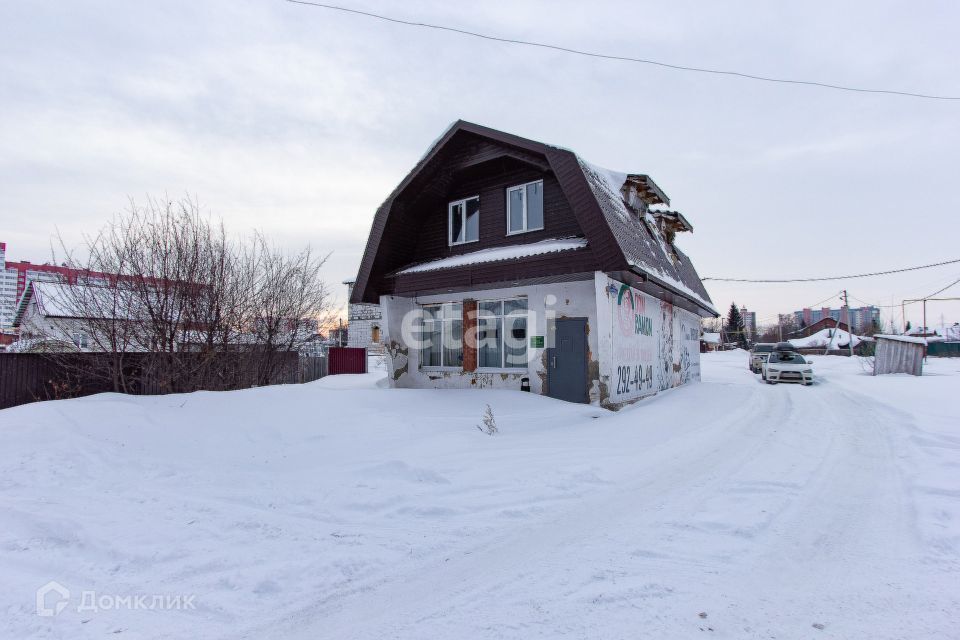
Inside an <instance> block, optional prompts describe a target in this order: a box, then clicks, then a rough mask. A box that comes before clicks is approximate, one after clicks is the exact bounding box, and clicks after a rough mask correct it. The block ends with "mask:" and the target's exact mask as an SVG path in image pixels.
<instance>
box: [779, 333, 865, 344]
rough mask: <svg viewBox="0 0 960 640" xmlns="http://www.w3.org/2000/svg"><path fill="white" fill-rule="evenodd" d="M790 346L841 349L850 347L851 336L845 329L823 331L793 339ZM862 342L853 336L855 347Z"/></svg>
mask: <svg viewBox="0 0 960 640" xmlns="http://www.w3.org/2000/svg"><path fill="white" fill-rule="evenodd" d="M789 342H790V344H792V345H793V346H795V347H796V348H798V349H814V348H827V349H839V348H848V347H849V346H850V334H849V333H847V332H846V331H844V330H843V329H821V330H820V331H817V332H816V333H814V334H811V335H809V336H807V337H806V338H793V339H792V340H789ZM861 342H862V339H861V338H860V337H859V336H856V335H854V336H853V346H854V347H856V346H857V345H858V344H860V343H861Z"/></svg>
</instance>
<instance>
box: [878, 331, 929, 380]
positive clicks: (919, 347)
mask: <svg viewBox="0 0 960 640" xmlns="http://www.w3.org/2000/svg"><path fill="white" fill-rule="evenodd" d="M874 338H875V339H876V340H877V352H876V355H875V356H874V359H873V375H875V376H879V375H883V374H886V373H909V374H911V375H914V376H919V375H923V357H924V355H925V354H926V349H927V341H926V340H925V339H923V338H914V337H911V336H886V335H877V336H874Z"/></svg>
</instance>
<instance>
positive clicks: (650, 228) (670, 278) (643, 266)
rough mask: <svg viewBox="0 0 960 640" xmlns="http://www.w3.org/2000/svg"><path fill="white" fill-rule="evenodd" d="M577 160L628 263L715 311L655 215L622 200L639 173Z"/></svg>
mask: <svg viewBox="0 0 960 640" xmlns="http://www.w3.org/2000/svg"><path fill="white" fill-rule="evenodd" d="M577 161H578V162H579V164H580V168H581V169H582V170H583V175H584V176H585V177H586V178H587V183H588V184H589V186H590V190H591V191H592V192H593V195H594V197H595V198H596V200H597V204H599V205H600V210H601V211H602V212H603V215H604V218H605V220H606V222H607V226H609V227H610V231H611V232H612V233H613V236H614V239H615V240H616V241H617V244H618V245H620V249H621V250H622V251H623V253H624V256H625V257H626V258H627V261H628V263H629V264H630V266H631V267H633V268H634V269H636V270H638V271H640V272H641V273H644V274H647V275H649V276H651V277H652V278H653V279H654V280H659V281H660V282H661V283H662V284H664V285H666V286H667V287H668V288H672V289H674V290H676V291H677V292H678V293H680V294H681V295H683V296H685V297H687V298H690V299H691V300H693V301H694V302H696V303H697V304H699V305H700V306H702V307H704V308H705V309H707V310H709V311H712V312H713V313H714V314H718V312H717V309H716V307H714V306H713V303H712V301H711V300H710V294H708V293H707V290H706V289H705V288H704V286H703V282H701V280H700V276H699V275H697V272H696V270H695V269H694V268H693V263H692V262H691V261H690V259H689V258H688V257H687V256H686V255H684V254H683V252H681V251H680V250H679V249H677V247H676V245H671V244H670V243H668V242H667V240H666V238H664V236H663V234H662V233H660V230H659V228H658V227H657V224H656V220H655V219H654V214H653V213H651V212H649V211H648V212H646V213H645V214H643V215H642V217H641V215H638V213H636V212H633V211H632V210H631V209H630V207H629V206H628V204H627V202H626V200H624V196H623V193H622V192H621V188H622V187H623V185H624V184H625V183H626V182H627V181H628V179H634V178H637V177H638V176H633V175H630V174H626V173H622V172H619V171H611V170H610V169H604V168H603V167H599V166H597V165H595V164H592V163H590V162H587V161H586V160H584V159H583V158H581V157H579V156H577ZM718 315H719V314H718Z"/></svg>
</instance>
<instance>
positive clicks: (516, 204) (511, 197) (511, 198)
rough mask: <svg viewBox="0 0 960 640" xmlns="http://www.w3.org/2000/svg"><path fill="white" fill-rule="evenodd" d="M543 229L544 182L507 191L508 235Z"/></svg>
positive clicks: (529, 183) (519, 186)
mask: <svg viewBox="0 0 960 640" xmlns="http://www.w3.org/2000/svg"><path fill="white" fill-rule="evenodd" d="M540 229H543V180H537V181H535V182H528V183H527V184H520V185H517V186H515V187H510V188H509V189H507V235H510V234H512V233H524V232H527V231H537V230H540Z"/></svg>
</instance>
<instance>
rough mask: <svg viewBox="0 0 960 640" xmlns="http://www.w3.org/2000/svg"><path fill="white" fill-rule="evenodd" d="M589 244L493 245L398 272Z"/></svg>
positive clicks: (564, 241) (557, 240)
mask: <svg viewBox="0 0 960 640" xmlns="http://www.w3.org/2000/svg"><path fill="white" fill-rule="evenodd" d="M586 246H587V240H586V238H554V239H551V240H541V241H540V242H531V243H529V244H514V245H510V246H506V247H493V248H490V249H480V250H478V251H472V252H470V253H462V254H460V255H457V256H450V257H448V258H440V259H439V260H431V261H430V262H423V263H421V264H415V265H413V266H410V267H407V268H405V269H401V270H400V271H398V272H397V273H398V274H406V273H420V272H423V271H436V270H437V269H450V268H452V267H463V266H466V265H471V264H480V263H484V262H496V261H498V260H513V259H515V258H526V257H529V256H537V255H541V254H544V253H554V252H557V251H574V250H576V249H583V248H585V247H586Z"/></svg>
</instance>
